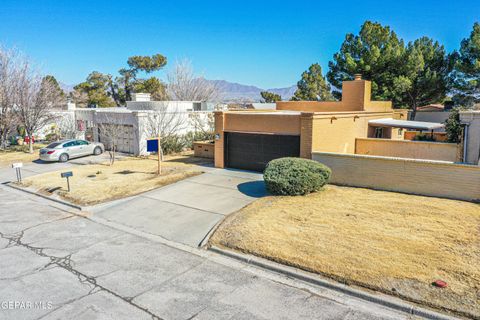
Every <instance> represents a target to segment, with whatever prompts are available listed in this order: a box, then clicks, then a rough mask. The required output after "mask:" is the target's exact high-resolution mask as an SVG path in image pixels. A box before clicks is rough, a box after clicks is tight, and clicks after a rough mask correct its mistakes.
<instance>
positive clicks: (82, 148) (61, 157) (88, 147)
mask: <svg viewBox="0 0 480 320" xmlns="http://www.w3.org/2000/svg"><path fill="white" fill-rule="evenodd" d="M103 151H105V148H104V146H103V144H102V143H99V142H89V141H86V140H62V141H57V142H53V143H50V144H49V145H48V146H47V147H46V148H43V149H40V160H43V161H60V162H66V161H68V160H69V159H73V158H78V157H83V156H88V155H99V154H101V153H102V152H103Z"/></svg>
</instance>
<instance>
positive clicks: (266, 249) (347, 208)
mask: <svg viewBox="0 0 480 320" xmlns="http://www.w3.org/2000/svg"><path fill="white" fill-rule="evenodd" d="M210 243H211V244H213V245H216V246H220V247H229V248H233V249H237V250H240V251H243V252H247V253H251V254H254V255H258V256H261V257H265V258H269V259H272V260H275V261H278V262H281V263H285V264H289V265H293V266H297V267H300V268H302V269H305V270H309V271H313V272H317V273H320V274H322V275H325V276H328V277H331V278H334V279H336V280H340V281H342V282H346V283H349V284H356V285H361V286H365V287H368V288H371V289H375V290H380V291H383V292H386V293H390V294H394V295H399V296H401V297H403V298H407V299H409V300H411V301H416V302H421V303H423V304H426V305H429V306H433V307H437V308H445V309H449V310H454V311H456V312H458V313H460V314H466V315H470V316H471V315H475V316H476V317H480V301H479V299H480V205H478V204H474V203H469V202H463V201H454V200H446V199H439V198H429V197H422V196H413V195H406V194H400V193H394V192H382V191H374V190H369V189H361V188H348V187H337V186H328V187H326V188H325V190H323V191H320V192H317V193H314V194H310V195H308V196H303V197H301V196H300V197H273V196H271V197H266V198H262V199H260V200H257V201H256V202H254V203H252V204H251V205H249V206H247V207H245V208H244V209H242V210H240V211H239V212H237V213H235V214H234V215H232V216H230V217H229V218H227V219H226V221H225V222H224V223H223V224H222V225H221V226H220V228H219V229H218V230H217V231H216V233H215V234H214V235H213V237H212V238H211V240H210ZM437 279H441V280H444V281H446V282H447V283H448V287H447V288H443V289H440V288H436V287H434V286H432V285H431V283H432V282H433V281H435V280H437Z"/></svg>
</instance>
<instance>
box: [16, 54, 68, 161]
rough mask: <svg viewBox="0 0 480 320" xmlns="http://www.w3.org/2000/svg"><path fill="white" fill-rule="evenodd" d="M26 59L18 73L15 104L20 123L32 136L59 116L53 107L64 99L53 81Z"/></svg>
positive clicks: (27, 133)
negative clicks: (43, 76) (38, 71)
mask: <svg viewBox="0 0 480 320" xmlns="http://www.w3.org/2000/svg"><path fill="white" fill-rule="evenodd" d="M24 59H25V60H24V61H23V62H22V68H21V69H20V72H19V73H18V74H17V76H18V79H16V81H18V86H17V89H16V90H17V91H16V94H15V100H14V105H15V113H16V114H17V116H18V120H19V123H20V125H21V126H22V127H23V128H24V129H25V133H26V135H27V136H30V137H32V136H33V134H34V133H35V132H36V131H38V130H39V129H41V128H43V127H44V126H46V125H47V124H49V123H51V122H52V121H54V120H55V119H56V118H57V116H56V115H55V114H54V113H53V112H52V109H54V108H57V107H59V106H61V105H62V104H63V103H64V100H63V97H62V96H61V95H60V94H59V92H58V90H57V88H56V87H55V85H54V84H53V83H52V81H50V80H48V79H47V80H45V78H42V77H41V76H40V75H39V74H38V73H37V72H36V71H35V70H34V69H32V67H31V65H30V62H29V61H28V60H27V59H26V58H24ZM29 141H30V142H29V151H30V153H33V144H32V143H33V142H32V139H30V140H29Z"/></svg>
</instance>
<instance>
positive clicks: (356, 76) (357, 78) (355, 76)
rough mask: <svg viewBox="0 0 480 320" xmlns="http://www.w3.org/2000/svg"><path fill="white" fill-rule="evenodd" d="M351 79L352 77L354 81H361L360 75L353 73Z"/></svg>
mask: <svg viewBox="0 0 480 320" xmlns="http://www.w3.org/2000/svg"><path fill="white" fill-rule="evenodd" d="M353 77H354V79H355V81H356V80H362V74H361V73H355V74H354V75H353Z"/></svg>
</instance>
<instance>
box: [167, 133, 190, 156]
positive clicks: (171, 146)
mask: <svg viewBox="0 0 480 320" xmlns="http://www.w3.org/2000/svg"><path fill="white" fill-rule="evenodd" d="M161 145H162V151H163V154H172V153H179V152H182V151H183V150H184V149H185V148H186V145H187V143H186V139H185V137H184V136H181V135H172V136H169V137H165V138H163V139H162V142H161Z"/></svg>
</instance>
